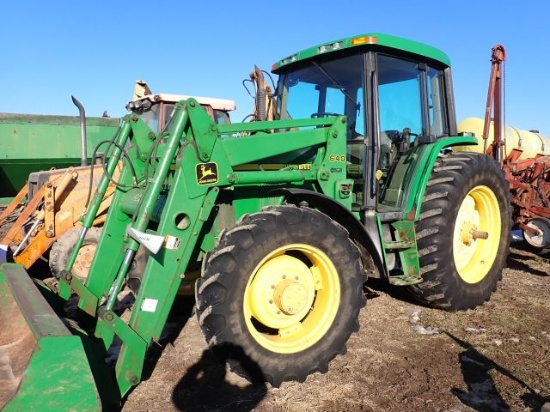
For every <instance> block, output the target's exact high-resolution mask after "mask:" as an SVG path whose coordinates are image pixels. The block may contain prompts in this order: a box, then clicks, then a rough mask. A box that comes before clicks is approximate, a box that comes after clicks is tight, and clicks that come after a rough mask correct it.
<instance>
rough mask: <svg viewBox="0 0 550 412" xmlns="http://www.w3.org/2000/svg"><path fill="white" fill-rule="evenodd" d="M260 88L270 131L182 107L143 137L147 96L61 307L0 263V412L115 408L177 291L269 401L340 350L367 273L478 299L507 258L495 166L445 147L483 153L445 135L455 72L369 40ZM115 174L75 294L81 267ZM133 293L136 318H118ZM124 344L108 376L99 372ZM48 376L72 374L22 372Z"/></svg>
mask: <svg viewBox="0 0 550 412" xmlns="http://www.w3.org/2000/svg"><path fill="white" fill-rule="evenodd" d="M273 72H274V73H275V74H277V75H278V76H279V79H278V85H277V87H276V90H275V91H274V93H273V97H272V98H271V99H264V98H263V97H261V98H258V99H256V102H257V107H256V117H257V118H258V117H260V118H261V117H263V115H260V114H262V113H265V114H267V113H268V109H267V108H265V107H261V105H262V104H264V103H267V102H268V101H271V103H272V105H273V106H272V107H274V108H276V110H275V112H274V117H275V119H276V120H273V121H256V122H250V123H239V124H220V123H216V122H215V121H214V120H213V119H212V117H211V116H209V115H208V113H207V112H206V111H205V109H204V108H203V107H201V105H200V104H199V102H198V101H197V100H195V99H192V98H190V99H187V100H183V101H180V102H178V103H177V104H175V105H174V106H173V108H172V110H173V112H172V115H171V116H170V120H169V121H168V122H167V123H166V125H165V127H164V128H163V130H162V131H161V132H160V133H154V132H153V130H154V128H152V127H151V125H154V124H155V123H154V122H149V119H148V118H147V116H145V110H144V111H143V113H140V112H139V110H141V107H143V108H145V109H146V108H147V105H149V104H152V103H153V101H152V100H155V99H152V100H149V103H147V102H145V103H144V106H141V107H136V106H135V105H133V106H130V108H131V109H132V110H133V111H136V113H138V114H139V115H136V113H132V114H129V115H127V116H125V117H124V119H123V121H122V123H121V126H120V129H119V130H118V132H117V133H116V135H115V138H114V142H113V147H114V149H113V153H112V154H111V156H109V159H108V160H107V163H106V166H105V173H104V174H103V176H102V177H101V179H100V181H99V183H98V185H97V190H96V192H95V195H94V196H93V198H92V200H91V202H90V205H89V206H88V208H87V211H86V214H85V215H84V217H83V219H82V221H81V224H82V229H81V230H80V232H79V235H78V237H77V239H76V241H75V244H74V248H73V252H72V254H71V256H70V257H69V259H68V262H67V265H66V267H65V269H64V270H63V271H62V272H61V273H60V275H59V287H58V290H57V293H54V292H53V291H52V290H49V289H48V288H47V287H45V286H44V285H42V284H39V289H38V288H36V287H35V286H34V285H33V282H32V280H31V279H30V278H29V277H28V276H27V274H26V273H25V271H24V270H23V268H22V266H21V265H16V264H8V263H5V264H3V265H1V266H0V303H1V305H0V308H9V310H10V312H9V313H8V312H6V311H5V310H4V309H2V313H3V314H6V316H9V318H10V319H11V320H12V323H11V324H10V327H9V328H4V329H2V330H0V345H3V346H0V348H2V349H5V358H6V359H8V361H10V363H9V365H16V367H13V368H11V369H9V368H6V370H8V369H9V372H10V373H11V374H9V373H6V374H5V375H1V376H0V381H1V382H0V383H2V386H0V387H2V388H6V389H5V390H4V391H3V392H0V394H1V396H2V398H0V406H3V407H4V408H5V409H6V410H7V411H10V410H11V411H15V410H24V409H31V408H32V407H34V406H35V405H36V404H37V403H38V402H39V403H40V406H41V407H42V409H44V410H49V409H51V410H54V409H55V410H59V409H61V407H60V405H62V408H63V409H70V408H72V409H77V410H82V409H85V408H90V409H91V408H96V409H99V408H101V407H102V408H104V409H106V408H107V407H108V406H110V405H111V404H114V405H118V404H119V402H120V400H121V398H123V397H124V396H125V395H126V394H127V393H128V392H129V391H130V390H131V388H132V387H134V386H135V385H137V384H138V383H139V382H140V380H141V379H142V369H143V362H144V359H145V356H146V353H147V350H148V348H149V346H150V345H151V344H154V343H155V342H158V341H159V340H160V337H161V333H162V331H163V329H164V326H165V324H166V320H167V318H168V314H169V312H170V310H171V309H172V307H173V306H174V302H175V296H176V294H177V293H178V291H179V290H180V288H181V286H182V285H183V284H190V285H192V286H193V287H194V290H195V299H196V314H197V317H198V322H199V325H200V328H201V330H202V332H203V334H204V336H205V338H206V340H207V342H208V344H209V346H210V347H211V348H213V349H214V351H215V353H218V354H222V355H223V357H224V358H226V359H230V363H231V366H232V368H233V370H234V371H236V372H237V373H239V374H241V375H243V376H245V377H247V378H249V379H250V380H252V381H256V380H261V381H267V382H270V383H271V384H272V385H274V386H278V385H280V384H281V383H282V382H284V381H288V380H297V381H304V380H305V379H306V378H307V376H308V375H310V374H311V373H313V372H316V371H320V372H324V371H326V370H327V369H328V367H329V363H330V361H331V360H332V359H333V358H334V357H335V356H337V355H338V354H343V353H345V351H346V343H347V341H348V339H349V337H350V336H351V334H352V333H353V332H355V331H357V329H358V327H359V324H358V315H359V311H360V309H361V308H362V307H363V306H364V305H365V296H364V290H363V285H364V282H365V281H366V280H367V277H368V276H370V277H380V278H383V279H385V280H386V281H387V282H389V283H392V284H395V285H402V286H407V287H408V288H409V290H410V291H411V293H413V295H414V296H415V297H417V298H418V299H419V300H421V301H423V302H426V303H427V304H430V305H432V306H434V307H438V308H442V309H446V310H466V309H471V308H475V307H477V306H479V305H481V304H483V303H484V302H486V301H487V300H488V299H490V297H491V295H492V293H493V292H494V291H495V290H496V288H497V284H498V282H499V280H500V279H501V274H502V269H503V267H504V263H505V261H506V254H507V253H506V252H507V250H508V234H509V231H510V218H509V215H510V205H509V192H508V184H507V182H506V180H505V178H504V174H503V172H502V170H501V169H500V168H499V166H498V163H496V162H495V161H494V160H493V159H492V158H491V157H489V156H487V155H484V154H478V153H454V152H452V150H451V148H452V147H453V146H455V145H464V144H474V143H475V142H476V140H475V138H474V137H471V136H459V135H458V133H457V128H456V117H455V113H454V111H453V110H454V102H453V94H452V84H451V69H450V62H449V58H448V57H447V56H446V55H445V54H444V53H443V52H441V51H440V50H437V49H435V48H432V47H430V46H427V45H424V44H420V43H416V42H413V41H410V40H406V39H401V38H397V37H393V36H388V35H383V34H367V35H362V36H355V37H350V38H346V39H340V40H337V41H333V42H329V43H325V44H322V45H319V46H315V47H312V48H309V49H306V50H303V51H300V52H298V53H296V54H293V55H291V56H289V57H286V58H284V59H282V60H279V61H278V62H277V63H276V64H275V65H274V70H273ZM253 79H258V77H253ZM257 90H265V88H264V87H258V88H257ZM262 102H263V103H262ZM123 158H124V159H126V160H127V162H126V163H125V165H124V167H123V169H122V171H121V174H120V179H119V180H118V182H117V185H116V188H115V191H114V194H113V198H112V201H111V205H110V207H109V211H108V214H107V218H106V220H105V224H104V227H103V230H102V233H101V236H100V238H99V242H98V244H97V247H96V251H95V254H94V258H93V261H92V264H91V267H90V271H89V273H88V276H87V277H86V279H84V280H82V279H81V278H79V277H78V276H75V275H74V274H73V272H72V269H73V266H74V263H75V261H76V259H77V255H78V251H79V250H80V248H81V247H82V245H83V244H84V239H85V237H86V234H87V233H88V232H89V231H90V230H91V229H92V228H93V222H94V220H95V219H96V217H97V213H98V211H99V210H100V207H101V203H102V201H103V198H104V195H105V194H106V192H107V190H108V186H109V182H110V178H111V176H113V174H114V172H115V170H116V168H117V167H118V164H119V161H120V160H121V159H123ZM130 163H131V165H130ZM135 268H139V269H138V270H137V273H136V270H134V269H135ZM38 283H39V282H38ZM126 286H129V287H130V286H131V289H132V291H133V293H134V295H135V303H134V305H133V307H132V310H131V312H130V313H129V316H123V315H124V314H121V313H118V312H117V311H116V310H115V307H116V304H117V301H118V295H119V293H120V292H121V291H123V290H124V288H125V287H126ZM43 297H45V298H47V299H49V300H50V303H51V305H50V306H49V307H48V304H47V303H46V301H45V300H44V298H43ZM69 299H70V300H71V301H72V300H76V301H77V302H78V309H79V310H78V314H79V316H75V317H74V318H71V319H69V320H67V322H66V323H65V324H63V323H61V322H60V321H59V319H58V318H57V317H56V315H57V316H60V317H61V318H66V317H67V314H66V313H65V312H64V311H63V310H62V308H63V303H64V301H66V300H69ZM6 310H7V309H6ZM54 310H56V311H57V312H56V313H54ZM39 314H46V315H47V316H46V317H40V316H39ZM46 320H50V322H49V323H48V322H46ZM65 325H66V326H65ZM69 330H70V331H71V332H72V334H71V333H69ZM117 340H118V341H120V342H121V344H122V346H121V349H120V352H119V353H118V357H117V359H116V364H115V366H114V369H111V368H109V367H107V365H105V363H104V362H103V359H104V357H105V354H106V352H107V351H108V350H109V349H112V347H113V346H114V345H115V344H116V343H117V342H116V341H117ZM14 342H19V343H18V344H15V343H14ZM55 343H57V344H55ZM13 346H18V349H19V350H18V351H16V352H14V351H10V350H9V349H10V348H12V347H13ZM38 348H39V349H40V350H37V349H38ZM38 352H39V355H40V358H38V356H35V354H36V353H38ZM71 352H75V354H74V359H75V361H73V357H72V355H68V354H70V353H71ZM59 354H61V355H62V356H64V357H65V358H64V361H59ZM48 360H51V361H52V362H55V365H56V367H57V370H59V371H62V372H65V373H64V374H63V373H60V374H59V375H58V376H56V379H50V378H49V376H46V375H45V374H42V375H43V376H40V374H31V373H30V371H34V370H36V369H38V368H39V366H41V367H48V366H47V363H44V362H47V361H48ZM40 362H42V363H40ZM86 362H87V364H86ZM73 364H74V365H73ZM73 366H75V367H76V366H78V367H79V368H81V369H79V371H78V374H77V373H76V372H73V371H74V370H75V369H74V368H73ZM2 370H3V369H2V368H0V371H2ZM25 370H26V371H27V373H25ZM69 371H71V372H70V373H69ZM75 376H79V377H80V378H77V379H75ZM94 381H95V386H94ZM54 389H55V390H54ZM45 393H48V396H44V394H45Z"/></svg>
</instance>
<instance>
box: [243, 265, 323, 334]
mask: <svg viewBox="0 0 550 412" xmlns="http://www.w3.org/2000/svg"><path fill="white" fill-rule="evenodd" d="M251 292H252V293H251V294H250V296H251V298H250V301H249V305H250V308H251V309H252V315H253V316H254V317H255V318H256V319H257V320H258V321H260V322H261V323H262V324H264V325H266V326H268V327H270V328H274V329H281V328H287V327H289V326H290V325H293V324H295V323H297V322H299V320H300V319H301V318H303V317H304V316H305V315H306V314H307V312H308V310H309V308H310V307H311V305H312V303H313V300H314V297H315V286H314V283H313V276H312V273H311V270H310V268H309V267H308V266H307V265H306V264H305V263H304V262H302V261H301V260H299V259H297V258H295V257H292V256H288V255H281V256H277V257H275V258H273V259H270V260H269V261H267V262H266V263H264V264H263V265H262V266H261V267H260V268H259V270H258V271H257V272H256V276H255V277H254V282H253V283H252V285H251Z"/></svg>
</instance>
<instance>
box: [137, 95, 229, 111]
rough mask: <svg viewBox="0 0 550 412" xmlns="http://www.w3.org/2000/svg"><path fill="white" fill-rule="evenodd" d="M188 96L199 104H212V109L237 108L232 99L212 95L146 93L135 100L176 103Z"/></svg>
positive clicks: (227, 109) (226, 109)
mask: <svg viewBox="0 0 550 412" xmlns="http://www.w3.org/2000/svg"><path fill="white" fill-rule="evenodd" d="M190 98H193V99H195V100H197V102H199V104H201V105H208V106H212V109H214V110H225V111H233V110H236V109H237V105H236V104H235V101H233V100H228V99H217V98H213V97H199V96H187V95H182V94H169V93H156V94H147V95H145V96H143V97H140V98H139V99H137V100H141V101H143V100H149V101H151V102H152V103H157V102H160V101H163V102H166V103H177V102H179V101H180V100H187V99H190ZM137 100H136V101H137Z"/></svg>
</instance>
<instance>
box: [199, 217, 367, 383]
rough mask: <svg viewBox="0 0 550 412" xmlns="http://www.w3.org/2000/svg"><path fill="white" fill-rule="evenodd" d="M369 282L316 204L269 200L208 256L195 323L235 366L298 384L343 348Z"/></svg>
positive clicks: (340, 232) (343, 235)
mask: <svg viewBox="0 0 550 412" xmlns="http://www.w3.org/2000/svg"><path fill="white" fill-rule="evenodd" d="M365 281H366V275H365V273H364V271H363V268H362V265H361V259H360V254H359V250H358V249H357V247H356V246H355V245H354V244H353V243H352V242H351V240H350V239H349V235H348V233H347V231H346V230H345V229H344V228H343V227H342V226H340V225H339V224H337V223H336V222H334V221H333V220H332V219H330V218H329V217H328V216H326V215H325V214H323V213H321V212H319V211H317V210H314V209H309V208H298V207H295V206H275V207H269V208H266V209H264V211H262V212H259V213H255V214H252V215H247V216H245V217H243V218H242V219H241V220H240V221H239V222H238V223H237V225H236V226H235V227H234V228H233V229H231V230H230V231H228V232H225V233H224V234H223V235H222V236H221V238H220V240H219V243H218V245H217V246H216V248H215V250H214V251H213V253H212V254H211V255H210V256H209V257H208V261H207V262H206V264H205V265H204V271H203V276H202V278H201V279H199V280H198V281H197V282H198V283H197V287H196V300H197V315H198V318H199V324H200V327H201V329H202V331H203V333H204V335H205V338H206V340H207V342H208V343H209V345H210V346H216V347H217V348H220V347H222V348H223V347H225V348H231V351H232V353H231V354H230V355H229V356H227V354H226V356H224V357H225V358H229V359H232V361H233V362H231V366H232V367H233V370H234V371H235V372H237V373H239V374H241V375H243V376H245V377H247V378H249V379H250V380H252V381H257V380H262V381H267V382H270V383H271V384H272V385H274V386H279V385H280V384H281V383H282V382H283V381H288V380H297V381H300V382H302V381H304V380H305V379H306V377H307V376H308V375H309V374H311V373H313V372H315V371H321V372H326V371H327V369H328V364H329V362H330V361H331V360H332V359H333V358H334V357H335V356H336V355H337V354H343V353H345V351H346V342H347V340H348V338H349V337H350V335H351V333H352V332H356V331H357V330H358V329H359V323H358V315H359V310H360V309H361V308H362V307H363V306H364V305H365V303H366V299H365V297H364V294H363V288H362V286H363V283H364V282H365ZM251 363H252V364H255V365H257V366H258V367H259V368H256V369H259V371H261V374H256V376H254V375H253V374H252V373H250V370H251V369H250V368H248V367H247V365H250V364H251Z"/></svg>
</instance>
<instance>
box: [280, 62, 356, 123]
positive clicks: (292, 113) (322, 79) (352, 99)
mask: <svg viewBox="0 0 550 412" xmlns="http://www.w3.org/2000/svg"><path fill="white" fill-rule="evenodd" d="M363 74H364V58H363V55H353V56H348V57H344V58H338V59H334V60H329V61H325V62H308V63H307V65H306V66H305V67H303V68H301V69H299V70H296V71H293V72H291V73H288V74H282V75H281V76H280V77H279V83H278V85H277V97H278V99H277V102H278V113H279V114H280V119H282V120H283V119H302V118H310V117H311V118H314V117H326V116H341V115H345V116H347V117H348V122H349V124H350V125H352V126H353V127H354V128H355V131H356V132H357V133H360V134H364V124H363V110H364V108H363V107H362V102H363V90H364V87H363Z"/></svg>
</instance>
